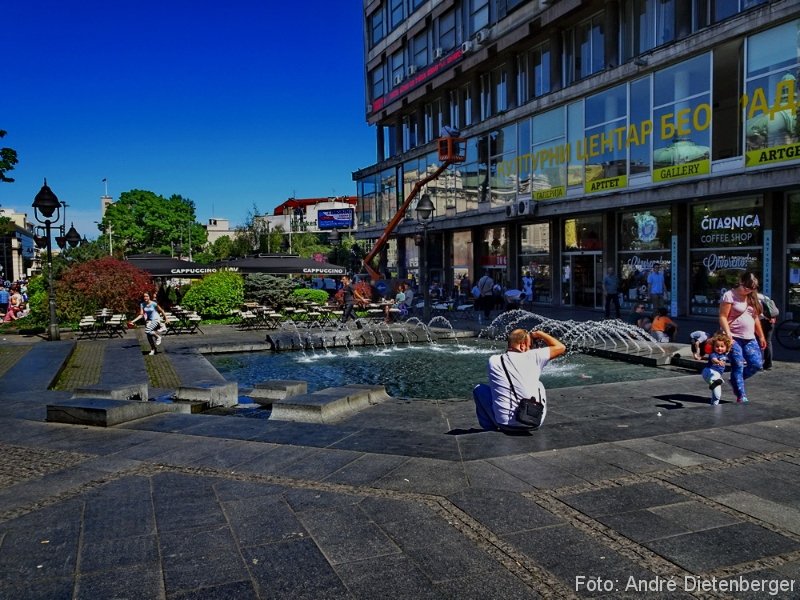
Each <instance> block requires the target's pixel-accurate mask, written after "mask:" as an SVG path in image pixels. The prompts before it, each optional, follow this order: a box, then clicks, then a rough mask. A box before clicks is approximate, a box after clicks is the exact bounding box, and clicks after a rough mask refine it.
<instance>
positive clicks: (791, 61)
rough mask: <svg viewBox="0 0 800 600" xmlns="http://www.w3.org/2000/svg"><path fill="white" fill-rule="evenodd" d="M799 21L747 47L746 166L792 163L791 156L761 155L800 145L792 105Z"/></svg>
mask: <svg viewBox="0 0 800 600" xmlns="http://www.w3.org/2000/svg"><path fill="white" fill-rule="evenodd" d="M798 28H800V21H793V22H790V23H786V24H785V25H780V26H778V27H774V28H773V29H770V30H768V31H765V32H763V33H759V34H756V35H754V36H751V37H750V38H749V40H748V44H747V62H746V64H747V74H746V84H745V85H746V88H745V89H746V96H745V99H744V100H745V101H744V102H743V104H744V116H745V148H746V150H747V158H748V160H747V165H748V166H752V167H759V166H763V165H769V164H773V163H775V162H783V161H786V160H794V159H795V158H796V157H795V156H794V154H793V153H782V152H780V151H776V152H771V153H767V152H760V151H761V150H764V149H768V148H781V147H782V146H789V145H791V144H796V143H797V142H798V141H800V136H798V124H797V112H796V106H795V102H796V99H797V96H798V93H797V90H798V85H797V73H798V70H799V69H800V58H799V56H800V53H799V52H798V51H799V50H800V43H799V42H798V39H797V32H798Z"/></svg>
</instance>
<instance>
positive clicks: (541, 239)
mask: <svg viewBox="0 0 800 600" xmlns="http://www.w3.org/2000/svg"><path fill="white" fill-rule="evenodd" d="M519 264H520V274H519V275H520V279H521V278H522V276H523V275H525V274H526V273H530V275H531V277H532V278H533V301H534V302H538V303H542V304H551V303H552V301H553V275H552V269H553V255H552V249H551V248H550V224H549V223H534V224H531V225H523V226H522V227H520V251H519Z"/></svg>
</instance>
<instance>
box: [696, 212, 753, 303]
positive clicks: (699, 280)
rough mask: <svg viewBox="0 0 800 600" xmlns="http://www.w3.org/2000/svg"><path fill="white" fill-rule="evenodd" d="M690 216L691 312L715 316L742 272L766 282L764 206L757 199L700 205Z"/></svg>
mask: <svg viewBox="0 0 800 600" xmlns="http://www.w3.org/2000/svg"><path fill="white" fill-rule="evenodd" d="M691 215H692V216H691V233H690V244H691V251H690V253H689V254H690V269H691V271H690V272H691V275H690V281H689V299H690V302H689V307H690V312H691V313H692V314H701V315H702V314H716V313H717V310H718V306H719V300H720V298H721V297H722V294H724V293H725V291H727V290H729V289H731V288H732V287H735V286H736V284H737V281H738V278H739V275H741V273H742V272H744V271H753V272H755V273H756V274H757V275H758V277H759V278H763V277H762V261H763V227H762V220H763V202H762V200H761V198H760V197H755V198H742V199H726V200H724V201H721V202H703V203H697V204H695V205H693V206H692V208H691Z"/></svg>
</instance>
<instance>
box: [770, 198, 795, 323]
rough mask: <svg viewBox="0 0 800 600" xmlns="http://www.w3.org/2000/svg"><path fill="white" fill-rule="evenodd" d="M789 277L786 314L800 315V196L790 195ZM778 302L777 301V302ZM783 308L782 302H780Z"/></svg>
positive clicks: (787, 255) (787, 230) (788, 229)
mask: <svg viewBox="0 0 800 600" xmlns="http://www.w3.org/2000/svg"><path fill="white" fill-rule="evenodd" d="M786 234H787V235H786V245H787V253H786V262H787V265H786V267H787V269H786V272H787V275H788V279H787V281H786V298H785V299H784V300H785V303H784V306H785V307H786V308H785V309H784V312H785V313H786V312H791V313H792V314H794V315H795V316H796V315H798V314H800V194H798V193H794V194H790V195H789V202H788V218H787V219H786ZM776 302H777V300H776ZM778 306H779V307H780V306H781V302H778Z"/></svg>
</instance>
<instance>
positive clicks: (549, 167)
mask: <svg viewBox="0 0 800 600" xmlns="http://www.w3.org/2000/svg"><path fill="white" fill-rule="evenodd" d="M564 129H565V123H564V108H563V107H559V108H555V109H553V110H549V111H547V112H545V113H540V114H538V115H535V116H534V117H533V119H532V120H531V136H532V146H531V153H530V155H529V158H528V162H529V163H530V164H531V172H532V174H531V177H530V184H529V186H530V187H529V189H520V192H525V193H526V194H527V193H530V194H531V196H532V198H533V199H534V200H535V199H536V198H537V195H539V196H540V197H541V194H543V193H545V192H548V193H554V192H553V190H558V189H562V190H563V187H564V185H565V180H566V168H567V161H568V160H569V156H567V153H566V148H565V141H566V138H565V130H564ZM564 193H565V190H564ZM562 195H563V193H561V192H559V193H557V195H556V196H555V197H558V196H562Z"/></svg>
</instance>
